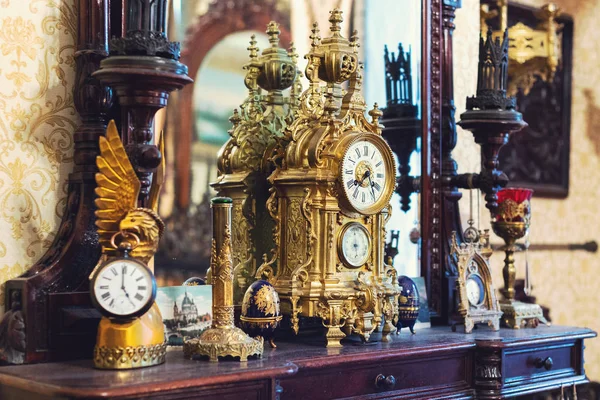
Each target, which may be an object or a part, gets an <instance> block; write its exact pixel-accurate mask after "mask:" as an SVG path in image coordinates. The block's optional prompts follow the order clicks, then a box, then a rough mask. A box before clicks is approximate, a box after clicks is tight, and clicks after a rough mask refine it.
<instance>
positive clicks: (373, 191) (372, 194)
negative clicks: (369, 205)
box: [367, 171, 375, 201]
mask: <svg viewBox="0 0 600 400" xmlns="http://www.w3.org/2000/svg"><path fill="white" fill-rule="evenodd" d="M367 172H369V171H367ZM369 186H370V187H371V196H373V201H375V190H374V189H373V187H374V186H375V183H373V181H372V180H371V174H369Z"/></svg>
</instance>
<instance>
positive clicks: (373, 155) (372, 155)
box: [371, 152, 375, 160]
mask: <svg viewBox="0 0 600 400" xmlns="http://www.w3.org/2000/svg"><path fill="white" fill-rule="evenodd" d="M373 157H375V152H373V154H371V160H372V159H373Z"/></svg>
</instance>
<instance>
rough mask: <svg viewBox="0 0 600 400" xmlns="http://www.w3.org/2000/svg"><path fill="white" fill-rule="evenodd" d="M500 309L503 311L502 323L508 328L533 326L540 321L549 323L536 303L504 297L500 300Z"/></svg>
mask: <svg viewBox="0 0 600 400" xmlns="http://www.w3.org/2000/svg"><path fill="white" fill-rule="evenodd" d="M500 309H501V310H502V312H503V316H502V325H503V326H506V327H508V328H513V329H519V328H535V327H537V326H538V324H539V323H540V322H541V323H543V324H546V325H550V323H549V322H548V321H547V320H546V318H544V313H543V312H542V307H540V306H539V305H538V304H530V303H523V302H520V301H516V300H506V299H505V300H500Z"/></svg>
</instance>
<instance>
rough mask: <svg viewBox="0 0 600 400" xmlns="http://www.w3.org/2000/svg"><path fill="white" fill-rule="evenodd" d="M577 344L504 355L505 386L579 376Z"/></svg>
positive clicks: (547, 346)
mask: <svg viewBox="0 0 600 400" xmlns="http://www.w3.org/2000/svg"><path fill="white" fill-rule="evenodd" d="M577 349H578V345H577V343H576V342H567V343H559V344H554V345H545V346H540V347H534V348H527V349H520V350H506V351H505V354H504V368H503V370H504V376H505V380H504V384H505V386H509V385H512V384H515V385H516V384H524V383H527V381H539V380H551V379H558V378H564V377H569V376H575V375H577V374H579V366H578V363H579V357H578V352H577Z"/></svg>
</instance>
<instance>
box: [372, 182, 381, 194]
mask: <svg viewBox="0 0 600 400" xmlns="http://www.w3.org/2000/svg"><path fill="white" fill-rule="evenodd" d="M373 187H374V188H375V190H377V191H378V192H379V191H380V190H381V185H380V184H379V183H377V182H375V183H373Z"/></svg>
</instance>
